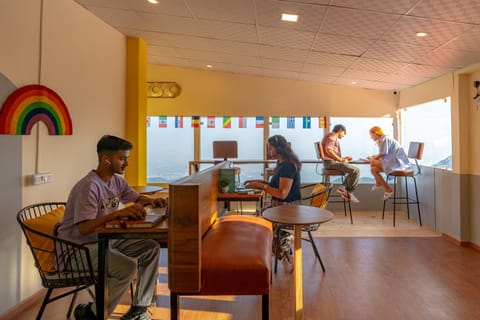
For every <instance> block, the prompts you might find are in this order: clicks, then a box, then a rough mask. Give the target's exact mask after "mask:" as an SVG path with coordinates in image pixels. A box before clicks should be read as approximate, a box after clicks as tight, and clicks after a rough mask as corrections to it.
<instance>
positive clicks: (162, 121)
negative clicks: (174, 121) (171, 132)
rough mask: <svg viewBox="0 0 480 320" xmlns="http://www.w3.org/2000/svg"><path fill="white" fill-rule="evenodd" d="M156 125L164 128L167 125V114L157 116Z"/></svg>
mask: <svg viewBox="0 0 480 320" xmlns="http://www.w3.org/2000/svg"><path fill="white" fill-rule="evenodd" d="M158 127H159V128H166V127H167V116H159V117H158Z"/></svg>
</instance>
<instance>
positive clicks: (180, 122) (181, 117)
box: [175, 116, 183, 128]
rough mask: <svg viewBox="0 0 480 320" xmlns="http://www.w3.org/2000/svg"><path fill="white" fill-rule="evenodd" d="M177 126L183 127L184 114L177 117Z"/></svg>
mask: <svg viewBox="0 0 480 320" xmlns="http://www.w3.org/2000/svg"><path fill="white" fill-rule="evenodd" d="M175 128H183V116H176V117H175Z"/></svg>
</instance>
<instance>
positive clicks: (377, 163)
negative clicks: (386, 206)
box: [368, 126, 410, 200]
mask: <svg viewBox="0 0 480 320" xmlns="http://www.w3.org/2000/svg"><path fill="white" fill-rule="evenodd" d="M369 132H370V138H372V140H373V141H375V143H376V144H377V145H378V154H377V155H374V156H370V157H368V161H369V162H370V172H371V173H372V175H373V177H374V178H375V184H374V185H373V186H372V191H374V190H376V189H381V188H383V190H384V194H383V200H387V199H388V198H390V197H391V196H393V190H392V188H391V187H390V186H389V185H388V183H387V182H385V179H383V177H382V175H381V173H382V172H385V174H387V175H388V174H389V173H390V172H392V171H395V170H403V169H406V168H408V167H409V166H410V162H409V160H408V157H407V154H406V153H405V150H404V149H403V147H402V146H401V145H400V143H398V142H397V141H396V140H395V139H393V138H391V137H389V136H387V135H386V134H384V133H383V130H382V128H380V127H377V126H375V127H372V128H371V129H370V131H369Z"/></svg>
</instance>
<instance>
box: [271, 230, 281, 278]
mask: <svg viewBox="0 0 480 320" xmlns="http://www.w3.org/2000/svg"><path fill="white" fill-rule="evenodd" d="M275 233H276V234H277V239H276V240H275V256H274V259H275V265H274V269H273V270H274V271H273V272H274V273H277V266H278V252H279V251H280V227H279V226H277V228H276V230H275Z"/></svg>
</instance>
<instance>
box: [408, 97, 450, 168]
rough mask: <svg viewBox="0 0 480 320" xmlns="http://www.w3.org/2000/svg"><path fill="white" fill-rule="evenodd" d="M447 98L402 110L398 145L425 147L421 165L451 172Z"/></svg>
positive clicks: (448, 104) (448, 105)
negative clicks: (419, 143)
mask: <svg viewBox="0 0 480 320" xmlns="http://www.w3.org/2000/svg"><path fill="white" fill-rule="evenodd" d="M450 108H451V106H450V97H448V98H445V99H440V100H434V101H431V102H427V103H424V104H420V105H416V106H413V107H409V108H406V109H404V110H402V112H401V119H402V135H403V137H402V138H403V139H402V145H403V146H404V148H405V150H408V145H409V144H410V141H419V142H424V143H425V148H424V150H423V159H422V160H420V161H419V162H420V163H421V164H423V165H428V166H433V167H440V168H447V169H452V128H451V113H450Z"/></svg>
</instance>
